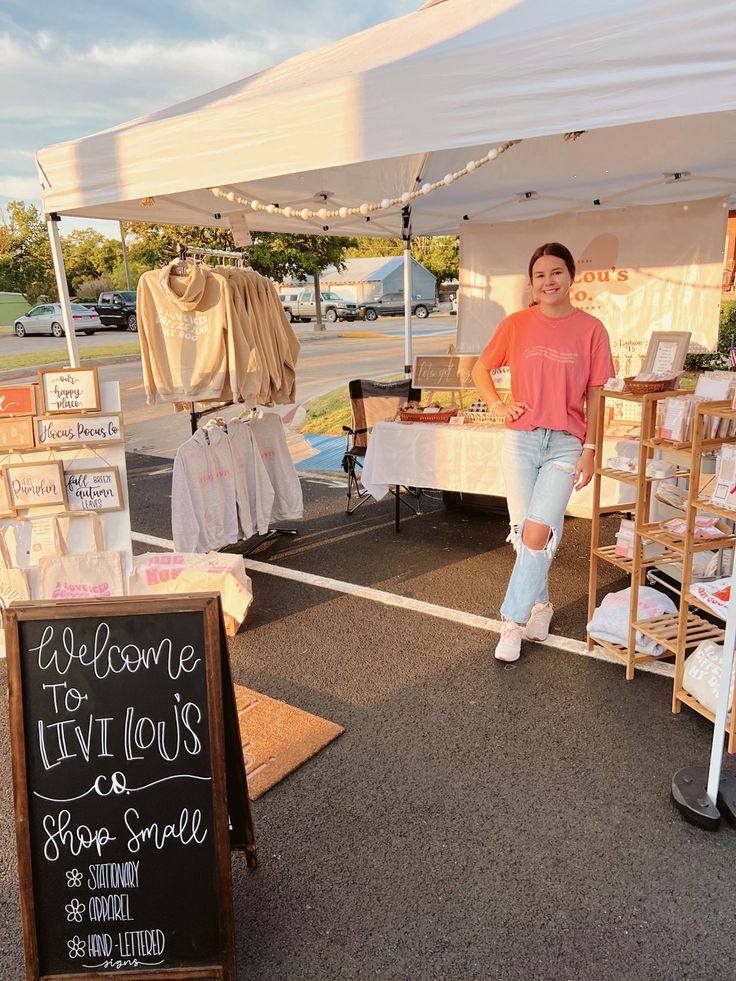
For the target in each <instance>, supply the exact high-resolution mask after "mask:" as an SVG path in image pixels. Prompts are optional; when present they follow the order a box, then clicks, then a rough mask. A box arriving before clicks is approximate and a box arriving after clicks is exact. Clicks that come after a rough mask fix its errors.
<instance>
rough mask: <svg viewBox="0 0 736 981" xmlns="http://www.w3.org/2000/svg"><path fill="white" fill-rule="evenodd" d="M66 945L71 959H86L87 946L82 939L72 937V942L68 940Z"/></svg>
mask: <svg viewBox="0 0 736 981" xmlns="http://www.w3.org/2000/svg"><path fill="white" fill-rule="evenodd" d="M66 945H67V947H68V948H69V956H70V957H84V952H85V948H86V944H85V942H84V940H82V938H81V937H72V939H71V940H67V942H66Z"/></svg>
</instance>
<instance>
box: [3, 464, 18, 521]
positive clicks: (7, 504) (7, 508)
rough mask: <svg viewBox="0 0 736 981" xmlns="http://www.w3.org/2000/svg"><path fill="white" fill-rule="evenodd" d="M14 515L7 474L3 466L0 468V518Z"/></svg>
mask: <svg viewBox="0 0 736 981" xmlns="http://www.w3.org/2000/svg"><path fill="white" fill-rule="evenodd" d="M13 517H15V507H14V505H13V501H12V498H11V496H10V485H9V484H8V474H7V471H6V470H5V468H4V467H3V469H2V470H0V518H13Z"/></svg>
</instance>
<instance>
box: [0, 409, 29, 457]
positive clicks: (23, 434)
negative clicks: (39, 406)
mask: <svg viewBox="0 0 736 981" xmlns="http://www.w3.org/2000/svg"><path fill="white" fill-rule="evenodd" d="M35 445H36V441H35V434H34V428H33V416H6V417H3V416H0V449H2V450H30V449H32V448H33V447H34V446H35Z"/></svg>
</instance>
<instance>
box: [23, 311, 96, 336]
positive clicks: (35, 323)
mask: <svg viewBox="0 0 736 981" xmlns="http://www.w3.org/2000/svg"><path fill="white" fill-rule="evenodd" d="M72 319H73V320H74V333H75V334H80V333H84V334H94V333H95V331H97V330H100V329H101V328H102V322H101V321H100V316H99V314H98V313H97V311H96V310H90V308H89V307H84V306H82V304H81V303H72ZM13 330H14V331H15V334H16V337H25V336H26V334H51V335H52V336H53V337H63V336H64V319H63V317H62V316H61V304H60V303H41V304H39V305H38V306H37V307H34V308H33V309H32V310H29V311H28V313H26V314H25V315H24V316H22V317H18V319H17V320H16V321H15V323H14V324H13Z"/></svg>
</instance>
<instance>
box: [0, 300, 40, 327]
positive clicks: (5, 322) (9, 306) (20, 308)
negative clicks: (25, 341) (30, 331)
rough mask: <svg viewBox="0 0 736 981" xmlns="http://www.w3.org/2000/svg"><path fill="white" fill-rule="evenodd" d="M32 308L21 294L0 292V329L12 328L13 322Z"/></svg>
mask: <svg viewBox="0 0 736 981" xmlns="http://www.w3.org/2000/svg"><path fill="white" fill-rule="evenodd" d="M32 306H33V304H32V303H29V302H28V300H27V299H26V298H25V297H24V296H23V294H22V293H1V292H0V327H12V325H13V322H14V321H15V320H16V319H17V318H18V317H22V316H23V314H24V313H28V311H29V310H30V309H31V307H32Z"/></svg>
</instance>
